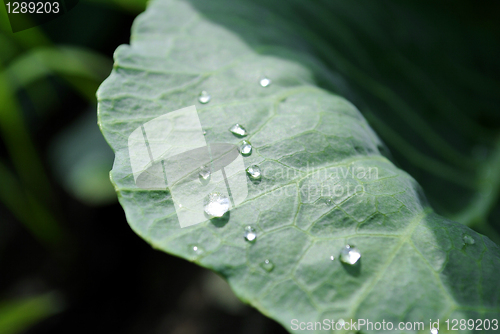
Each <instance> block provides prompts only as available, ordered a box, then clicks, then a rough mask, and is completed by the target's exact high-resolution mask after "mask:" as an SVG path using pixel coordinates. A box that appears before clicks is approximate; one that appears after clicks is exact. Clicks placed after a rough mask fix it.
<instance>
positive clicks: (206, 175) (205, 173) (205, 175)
mask: <svg viewBox="0 0 500 334" xmlns="http://www.w3.org/2000/svg"><path fill="white" fill-rule="evenodd" d="M211 175H212V172H211V171H210V169H208V168H207V167H202V168H201V171H200V181H202V183H205V182H206V181H208V180H209V179H210V176H211Z"/></svg>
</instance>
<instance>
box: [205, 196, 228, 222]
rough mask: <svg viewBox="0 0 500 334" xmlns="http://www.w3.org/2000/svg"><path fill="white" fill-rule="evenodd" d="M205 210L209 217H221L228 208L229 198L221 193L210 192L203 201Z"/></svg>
mask: <svg viewBox="0 0 500 334" xmlns="http://www.w3.org/2000/svg"><path fill="white" fill-rule="evenodd" d="M204 206H205V212H206V213H207V215H209V216H211V217H222V216H223V215H224V214H225V213H226V212H227V211H228V210H229V198H227V197H226V196H224V195H222V194H221V193H217V192H215V193H211V194H209V195H208V196H207V197H206V198H205V201H204Z"/></svg>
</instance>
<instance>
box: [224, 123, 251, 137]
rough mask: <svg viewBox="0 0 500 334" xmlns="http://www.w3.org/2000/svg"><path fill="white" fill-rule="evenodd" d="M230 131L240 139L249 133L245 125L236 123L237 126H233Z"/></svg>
mask: <svg viewBox="0 0 500 334" xmlns="http://www.w3.org/2000/svg"><path fill="white" fill-rule="evenodd" d="M229 131H231V133H232V134H233V135H235V136H238V137H245V136H246V135H248V132H247V130H246V129H245V128H244V127H243V125H240V124H238V123H236V124H235V125H233V126H232V127H230V128H229Z"/></svg>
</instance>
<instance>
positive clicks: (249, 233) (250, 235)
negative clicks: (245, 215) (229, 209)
mask: <svg viewBox="0 0 500 334" xmlns="http://www.w3.org/2000/svg"><path fill="white" fill-rule="evenodd" d="M244 237H245V240H246V241H250V242H253V241H255V239H257V233H256V232H255V229H254V228H253V227H252V226H247V227H245V234H244Z"/></svg>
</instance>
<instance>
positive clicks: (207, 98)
mask: <svg viewBox="0 0 500 334" xmlns="http://www.w3.org/2000/svg"><path fill="white" fill-rule="evenodd" d="M211 98H212V97H211V96H210V94H208V93H207V92H206V91H202V92H201V93H200V96H199V97H198V101H200V103H202V104H206V103H208V102H210V99H211Z"/></svg>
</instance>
